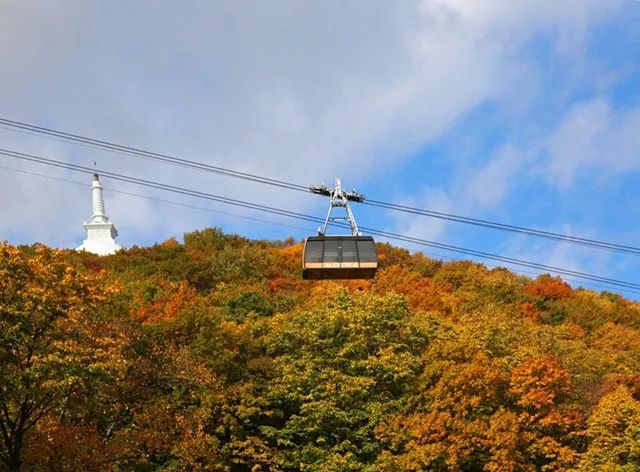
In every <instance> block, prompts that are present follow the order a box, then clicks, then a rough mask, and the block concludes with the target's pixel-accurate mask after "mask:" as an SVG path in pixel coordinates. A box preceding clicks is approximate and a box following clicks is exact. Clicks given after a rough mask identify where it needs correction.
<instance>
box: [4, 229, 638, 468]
mask: <svg viewBox="0 0 640 472" xmlns="http://www.w3.org/2000/svg"><path fill="white" fill-rule="evenodd" d="M301 251H302V245H301V244H296V243H295V241H286V242H267V241H250V240H247V239H245V238H242V237H239V236H235V235H225V234H223V233H221V232H220V231H218V230H215V229H207V230H203V231H197V232H193V233H189V234H186V235H185V236H184V243H183V244H182V243H178V242H177V241H175V240H169V241H166V242H165V243H163V244H159V245H156V246H153V247H149V248H137V247H136V248H132V249H129V250H126V251H123V252H120V253H118V254H116V255H114V256H109V257H104V258H100V257H97V256H93V255H90V254H79V253H75V252H71V251H52V250H50V249H47V248H44V247H41V246H34V247H20V248H15V247H12V246H10V245H8V244H3V245H0V379H1V381H2V382H1V384H2V387H1V390H0V407H2V408H1V414H0V426H1V430H0V433H1V435H0V438H1V440H0V461H2V463H3V464H4V467H5V468H6V469H7V470H47V471H63V470H85V471H93V470H96V471H97V470H118V471H128V470H135V471H151V470H173V471H177V470H215V471H280V470H282V471H294V470H309V471H404V470H406V471H417V470H436V471H440V470H442V471H483V470H486V471H535V470H584V471H601V470H611V471H614V470H616V471H617V470H625V471H627V470H628V471H631V470H640V306H639V305H638V304H637V303H635V302H631V301H629V300H626V299H624V298H623V297H621V296H619V295H615V294H611V293H606V292H605V293H596V292H593V291H590V290H582V289H577V290H574V289H572V288H571V287H570V286H568V285H567V284H565V283H564V282H563V281H561V280H559V279H557V278H553V277H550V276H541V277H539V278H537V279H535V280H532V279H529V278H526V277H523V276H519V275H515V274H513V273H511V272H509V271H507V270H505V269H494V270H490V269H487V268H486V267H484V266H482V265H480V264H475V263H471V262H451V263H443V262H440V261H436V260H433V259H430V258H427V257H425V256H424V255H421V254H410V253H409V252H407V251H406V250H403V249H399V248H395V247H392V246H389V245H386V244H380V245H379V246H378V254H379V259H380V270H379V272H378V275H377V277H376V278H375V279H374V280H373V281H350V282H311V281H303V280H302V279H301V277H300V273H301V268H300V257H301Z"/></svg>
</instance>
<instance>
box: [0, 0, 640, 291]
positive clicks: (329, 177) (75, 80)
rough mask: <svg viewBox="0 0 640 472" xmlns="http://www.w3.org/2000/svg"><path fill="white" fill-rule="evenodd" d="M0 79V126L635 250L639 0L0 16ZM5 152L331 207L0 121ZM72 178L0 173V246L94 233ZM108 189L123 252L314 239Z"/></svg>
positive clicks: (131, 6)
mask: <svg viewBox="0 0 640 472" xmlns="http://www.w3.org/2000/svg"><path fill="white" fill-rule="evenodd" d="M0 63H1V64H2V66H1V68H0V97H2V99H1V100H0V117H2V118H7V119H11V120H17V121H22V122H27V123H32V124H36V125H40V126H46V127H50V128H54V129H57V130H60V131H66V132H71V133H76V134H80V135H84V136H89V137H94V138H98V139H103V140H107V141H111V142H115V143H119V144H124V145H129V146H134V147H137V148H141V149H145V150H150V151H156V152H161V153H167V154H171V155H175V156H178V157H181V158H185V159H191V160H195V161H199V162H206V163H209V164H212V165H217V166H223V167H229V168H232V169H235V170H239V171H243V172H251V173H255V174H259V175H263V176H268V177H273V178H277V179H281V180H286V181H290V182H294V183H297V184H301V185H310V184H319V183H322V182H324V183H327V184H331V183H332V182H333V179H334V178H335V177H336V176H340V177H341V178H342V181H343V184H344V185H345V186H346V187H348V188H356V189H357V191H358V192H360V193H363V194H365V195H366V196H367V197H368V198H371V199H375V200H382V201H387V202H395V203H401V204H407V205H411V206H416V207H420V208H425V209H429V210H435V211H444V212H450V213H454V214H457V215H463V216H469V217H474V218H484V219H488V220H492V221H498V222H502V223H508V224H513V225H520V226H526V227H533V228H537V229H541V230H545V231H554V232H560V233H564V234H570V235H574V236H581V237H587V238H593V239H599V240H604V241H610V242H615V243H619V244H626V245H630V246H640V242H639V241H638V237H637V236H638V223H637V221H638V216H639V210H638V204H637V202H638V201H639V200H640V185H639V184H640V2H639V1H636V0H563V1H562V2H558V1H557V0H539V1H537V2H531V1H528V0H509V1H506V0H422V1H410V0H406V1H400V2H398V1H391V0H388V1H381V0H369V1H364V0H361V1H355V0H350V1H344V0H340V1H323V2H299V1H295V0H291V1H284V0H273V1H270V2H264V1H258V0H255V1H243V0H240V1H238V0H233V1H225V0H217V1H212V2H204V1H182V2H162V1H160V2H159V1H153V2H152V1H137V2H127V1H112V2H97V1H93V2H80V1H74V0H72V1H53V0H52V1H48V2H37V1H35V0H33V1H32V0H20V1H18V0H1V1H0ZM0 148H4V149H10V150H15V151H20V152H27V153H32V154H36V155H38V156H42V157H47V158H53V159H58V160H63V161H67V162H72V163H76V164H81V165H86V166H93V165H94V162H95V163H96V164H95V167H96V168H98V169H101V170H106V171H113V172H118V173H121V174H127V175H132V176H137V177H144V178H146V179H150V180H154V181H157V182H163V183H172V184H174V185H180V186H182V187H187V188H192V189H196V190H200V191H204V192H208V193H213V194H217V195H224V196H228V197H233V198H240V199H243V200H247V201H252V202H259V203H262V204H268V205H273V206H277V207H279V208H285V209H290V210H293V211H300V212H304V213H308V214H313V215H318V216H324V213H325V212H326V206H327V202H326V201H325V200H323V199H322V198H320V197H317V196H314V195H311V194H309V195H305V194H303V193H298V192H290V191H287V190H284V189H277V188H275V187H270V186H263V185H259V184H255V183H248V182H243V181H239V180H236V179H230V178H228V177H224V176H219V175H214V174H210V173H202V172H197V171H193V170H187V169H181V168H176V167H171V166H167V165H163V164H160V163H157V162H152V161H149V160H141V159H136V158H132V157H130V156H127V155H124V154H117V153H110V152H106V151H100V150H97V149H95V148H91V147H87V146H80V145H74V144H70V143H66V142H61V141H55V140H51V139H44V138H42V137H38V136H32V135H27V134H24V133H16V132H15V131H12V130H10V129H7V128H4V127H0ZM7 167H9V168H11V169H18V170H23V171H27V172H34V173H41V174H47V175H49V176H51V177H56V178H65V179H69V180H74V181H78V182H80V183H82V182H84V183H85V184H86V185H75V184H71V183H68V182H60V181H56V180H51V179H46V178H44V177H39V176H34V175H31V174H25V173H19V172H15V170H9V169H7ZM89 180H90V177H88V176H86V175H84V174H78V173H74V172H71V171H63V170H60V169H57V170H56V169H53V168H47V167H43V166H41V165H38V164H34V163H25V162H21V161H17V160H15V159H11V158H7V157H0V239H5V240H8V241H9V242H11V243H14V244H19V243H27V244H32V243H35V242H43V243H46V244H49V245H52V246H56V247H76V246H78V245H79V244H80V243H81V242H82V240H83V238H84V229H83V227H82V223H83V222H84V221H87V220H89V219H90V217H91V201H90V191H89V184H90V182H89ZM103 185H104V186H105V187H106V188H107V189H108V190H105V199H106V206H107V214H108V215H109V217H110V218H111V220H112V221H113V222H114V223H115V224H116V226H117V228H118V231H119V233H120V236H119V238H118V242H119V243H120V244H123V245H124V246H126V247H130V246H133V245H148V244H154V243H158V242H162V241H164V240H166V239H168V238H170V237H177V238H178V239H180V238H181V237H182V234H184V233H185V232H189V231H193V230H196V229H202V228H205V227H209V226H217V227H220V228H223V229H224V230H225V231H229V232H236V233H240V234H243V235H246V236H248V237H255V238H269V239H282V238H285V237H288V236H293V237H294V238H296V239H303V238H304V237H305V236H306V235H308V234H313V233H314V231H315V225H314V224H310V223H305V222H300V221H295V220H286V219H284V218H278V217H274V216H269V215H260V214H259V213H258V212H253V213H248V212H247V210H243V209H238V208H235V209H234V208H233V207H229V206H224V205H221V204H215V203H213V202H207V201H204V200H197V199H194V198H190V197H184V196H179V195H175V194H167V193H163V192H161V191H159V190H152V189H146V188H139V187H135V186H132V185H127V184H123V183H119V182H113V181H109V180H108V179H103ZM111 189H115V190H122V191H129V192H136V193H141V194H144V195H147V196H151V197H154V198H162V199H168V200H172V201H175V202H181V203H186V204H188V205H194V206H200V207H206V208H208V209H213V210H220V211H224V212H235V213H239V214H243V215H245V216H247V215H248V216H251V217H256V218H265V219H268V220H270V221H274V222H277V223H283V224H288V225H294V226H297V227H300V228H291V227H283V226H277V225H274V224H268V223H266V222H258V221H254V220H246V219H241V218H237V217H234V216H229V215H224V214H219V213H213V212H210V211H202V210H198V209H192V208H185V207H181V206H177V205H170V204H167V203H163V202H158V201H154V200H145V199H141V198H135V197H131V196H129V195H125V194H122V193H116V192H113V191H111ZM353 209H354V212H355V214H356V218H357V220H358V223H359V224H361V225H364V226H368V227H373V228H378V229H383V230H388V231H393V232H397V233H402V234H406V235H410V236H414V237H420V238H426V239H429V240H433V241H438V242H443V243H448V244H454V245H458V246H462V247H466V248H472V249H478V250H483V251H488V252H493V253H497V254H503V255H507V256H511V257H518V258H521V259H526V260H530V261H534V262H538V263H542V264H547V265H552V266H557V267H563V268H567V269H572V270H579V271H583V272H589V273H593V274H597V275H601V276H605V277H612V278H615V279H620V280H626V281H630V282H636V281H638V280H640V257H638V256H633V255H619V254H612V253H610V252H606V251H601V250H593V249H585V248H582V247H578V246H573V245H568V244H564V243H557V242H551V241H546V240H540V239H534V238H530V237H524V236H518V235H514V234H512V233H504V232H500V231H495V230H488V229H479V228H474V227H471V226H466V225H460V224H457V223H451V222H444V221H442V220H434V219H430V218H426V217H417V216H415V215H407V214H402V213H397V212H388V211H385V210H382V209H379V208H371V207H367V206H362V205H354V208H353ZM302 228H304V229H302ZM407 247H408V248H410V249H412V250H415V249H421V248H420V247H410V246H407ZM423 249H424V248H423ZM425 251H426V252H427V253H430V254H436V255H442V256H447V257H454V258H460V257H462V256H460V255H456V254H453V253H445V252H442V251H437V250H428V249H425ZM585 285H586V284H585ZM636 298H637V296H636Z"/></svg>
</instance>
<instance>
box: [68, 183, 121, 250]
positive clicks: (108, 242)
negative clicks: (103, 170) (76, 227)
mask: <svg viewBox="0 0 640 472" xmlns="http://www.w3.org/2000/svg"><path fill="white" fill-rule="evenodd" d="M91 193H92V197H93V215H92V216H91V221H90V222H89V223H85V224H84V229H86V230H87V239H85V240H84V242H83V243H82V246H80V247H79V248H78V251H87V252H92V253H94V254H98V255H100V256H108V255H109V254H115V252H116V251H118V250H119V249H122V246H120V245H119V244H118V243H116V242H115V240H114V238H115V237H116V236H118V230H117V229H116V227H115V226H114V225H113V223H112V222H111V221H109V218H107V215H106V214H105V212H104V199H103V198H102V186H101V185H100V178H99V177H98V174H93V182H92V184H91Z"/></svg>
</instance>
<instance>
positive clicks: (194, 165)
mask: <svg viewBox="0 0 640 472" xmlns="http://www.w3.org/2000/svg"><path fill="white" fill-rule="evenodd" d="M0 124H2V125H5V126H9V127H11V128H14V129H19V130H23V131H28V132H33V133H38V134H43V135H47V136H51V137H54V138H57V139H61V140H63V141H70V142H76V143H81V144H88V145H90V146H95V147H99V148H102V149H106V150H108V151H116V152H123V153H126V154H130V155H133V156H138V157H141V158H145V159H151V160H155V161H159V162H164V163H166V164H172V165H177V166H180V167H186V168H191V169H197V170H202V171H206V172H212V173H215V174H221V175H227V176H229V177H235V178H238V179H243V180H248V181H251V182H257V183H262V184H267V185H275V186H277V187H281V188H286V189H289V190H298V191H302V192H307V191H308V189H307V187H305V186H304V185H297V184H293V183H291V182H285V181H284V180H279V179H272V178H269V177H262V176H259V175H256V174H250V173H248V172H239V171H236V170H232V169H227V168H224V167H219V166H213V165H210V164H205V163H202V162H197V161H192V160H188V159H181V158H178V157H174V156H170V155H168V154H161V153H157V152H151V151H145V150H143V149H138V148H134V147H131V146H125V145H122V144H116V143H112V142H108V141H103V140H100V139H94V138H88V137H85V136H80V135H78V134H73V133H65V132H63V131H56V130H54V129H51V128H45V127H43V126H36V125H30V124H27V123H20V122H19V121H13V120H8V119H6V118H0Z"/></svg>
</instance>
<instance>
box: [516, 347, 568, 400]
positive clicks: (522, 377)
mask: <svg viewBox="0 0 640 472" xmlns="http://www.w3.org/2000/svg"><path fill="white" fill-rule="evenodd" d="M570 389H571V385H570V381H569V372H568V371H567V369H565V368H564V367H562V366H561V365H560V363H559V362H558V361H557V360H556V359H555V358H554V357H552V356H539V357H530V358H529V359H527V360H525V361H524V362H523V363H521V364H520V365H519V366H517V367H516V368H514V369H513V370H512V371H511V380H510V386H509V392H510V393H512V394H514V395H516V396H517V397H518V404H519V405H521V406H523V407H524V408H532V409H534V410H542V409H548V408H550V407H551V406H553V405H554V403H555V402H556V401H557V399H558V398H559V397H562V396H563V395H566V394H568V393H569V391H570Z"/></svg>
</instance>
